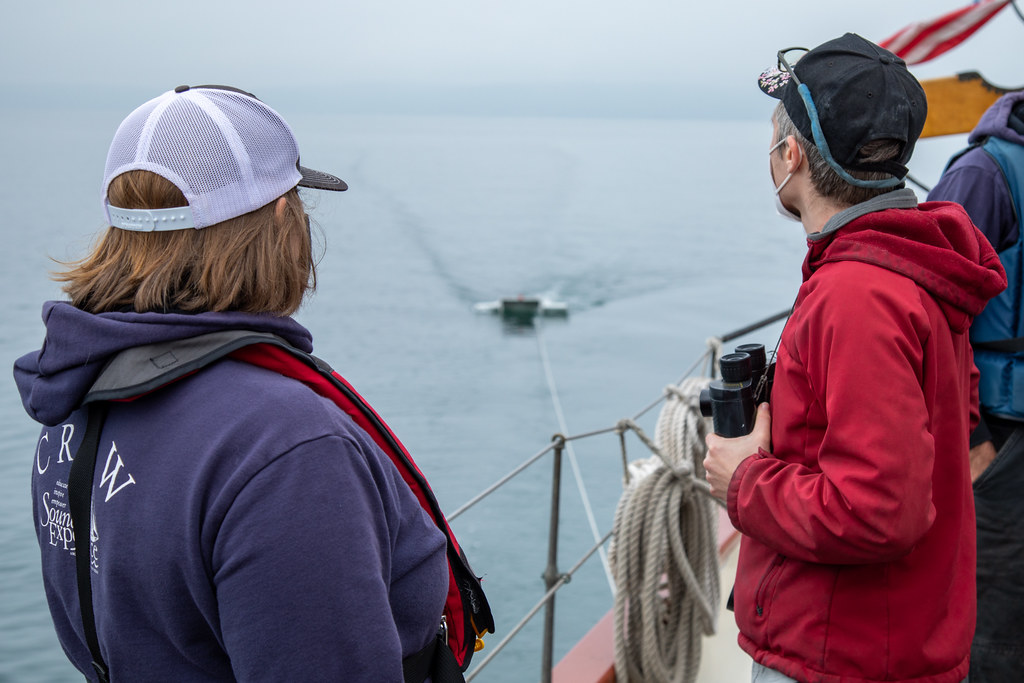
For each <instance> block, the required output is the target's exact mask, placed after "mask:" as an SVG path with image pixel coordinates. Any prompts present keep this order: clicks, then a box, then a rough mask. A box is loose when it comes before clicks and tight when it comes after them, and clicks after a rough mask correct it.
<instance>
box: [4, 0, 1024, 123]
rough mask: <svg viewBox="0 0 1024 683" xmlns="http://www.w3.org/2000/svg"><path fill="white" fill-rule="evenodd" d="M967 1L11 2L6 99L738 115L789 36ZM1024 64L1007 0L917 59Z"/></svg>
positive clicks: (883, 32) (1007, 71) (913, 16)
mask: <svg viewBox="0 0 1024 683" xmlns="http://www.w3.org/2000/svg"><path fill="white" fill-rule="evenodd" d="M967 1H968V0H901V1H898V2H895V1H893V0H858V1H857V2H841V3H840V2H822V1H820V0H819V1H816V2H812V1H810V0H776V1H765V0H733V2H721V1H715V0H711V1H708V2H701V3H695V2H692V1H691V2H682V1H680V0H629V1H628V2H624V1H623V0H617V1H615V2H613V1H611V0H587V1H584V0H516V1H515V2H512V1H510V0H431V1H430V2H426V1H425V0H376V1H374V0H360V1H359V2H354V1H353V0H327V1H325V0H307V2H303V3H287V4H286V3H281V2H267V1H266V0H245V1H244V2H243V1H239V0H205V1H202V0H175V1H174V2H162V3H149V2H145V1H144V0H99V1H97V2H89V3H86V2H82V1H81V0H48V1H47V2H24V1H16V0H7V1H6V3H5V4H6V7H5V12H4V15H5V16H4V22H3V26H2V27H0V63H2V64H3V66H4V68H3V70H2V71H0V86H2V87H0V103H2V100H3V98H5V97H15V96H26V97H36V98H40V100H41V102H43V103H44V104H45V103H47V102H59V101H60V99H61V97H63V96H66V95H69V94H70V95H72V96H75V97H83V98H89V97H93V98H98V99H106V100H111V99H114V100H119V99H120V98H121V97H124V98H125V101H126V102H135V101H136V100H138V97H140V96H142V97H144V98H148V96H155V95H157V94H159V93H161V92H163V91H165V90H169V89H171V88H173V87H174V86H176V85H179V84H182V83H188V84H193V85H195V84H200V83H222V84H230V85H235V86H238V87H242V88H244V89H247V90H250V91H252V92H255V93H256V94H257V95H260V96H261V97H263V98H264V99H268V98H267V97H266V96H265V95H263V94H262V93H264V92H268V91H279V92H283V91H286V90H287V91H291V92H292V94H293V95H294V96H295V97H297V98H299V97H302V96H305V97H306V98H307V99H308V100H309V102H310V103H311V104H314V105H318V106H323V107H329V108H331V109H333V110H337V111H341V112H345V111H352V112H359V113H373V112H374V111H379V112H381V113H405V112H408V113H425V112H427V113H429V112H441V113H497V114H502V113H508V114H521V113H537V114H545V113H551V114H558V113H570V110H572V111H574V112H575V113H592V114H593V115H598V116H599V115H602V114H609V115H617V114H639V115H645V114H649V115H659V112H660V114H661V115H669V116H671V115H695V116H735V115H737V114H739V115H742V111H743V110H744V109H745V106H744V105H745V103H746V102H749V101H751V99H750V98H753V97H756V96H757V93H756V91H755V90H753V89H752V88H753V84H754V82H755V80H756V77H757V75H758V74H759V73H760V71H761V70H763V69H764V68H765V67H767V66H769V65H770V64H772V63H773V62H774V58H775V52H776V51H777V50H778V49H780V48H782V47H790V46H794V45H801V46H806V47H812V46H813V45H815V44H817V43H820V42H823V41H825V40H828V39H830V38H833V37H836V36H838V35H840V34H842V33H844V32H846V31H853V32H856V33H859V34H861V35H863V36H864V37H866V38H869V39H872V40H875V41H880V40H883V39H884V38H886V37H888V36H889V35H891V34H893V33H895V32H896V31H897V30H899V29H900V28H902V27H904V26H905V25H907V24H909V23H911V22H914V21H919V20H924V19H928V18H931V17H934V16H938V15H940V14H944V13H946V12H948V11H951V10H953V9H957V8H958V7H961V6H963V5H964V4H967ZM1021 64H1024V22H1021V20H1020V19H1018V18H1017V16H1016V15H1015V14H1014V13H1013V10H1012V8H1007V9H1005V10H1003V11H1002V12H1001V13H1000V14H999V15H998V16H997V17H996V18H995V19H994V20H993V21H992V22H990V23H989V24H988V25H986V26H985V27H984V28H983V29H982V30H981V31H980V32H979V33H977V34H975V36H974V37H973V38H972V39H971V40H970V41H968V43H967V44H965V45H963V46H961V47H959V48H957V49H955V50H953V51H952V52H951V53H948V54H947V55H945V56H943V57H940V58H938V59H937V60H934V61H933V62H931V63H929V64H926V65H923V66H921V67H915V68H914V71H915V73H916V74H917V75H918V77H919V78H928V77H935V76H945V75H951V74H953V73H957V72H959V71H965V70H979V71H981V73H982V74H983V75H984V76H985V77H986V78H988V79H989V80H990V81H992V82H994V83H996V84H999V85H1005V86H1024V73H1022V72H1021V71H1022V69H1021V68H1020V65H1021ZM1015 66H1016V67H1017V68H1015ZM4 93H6V94H4Z"/></svg>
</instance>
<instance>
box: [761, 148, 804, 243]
mask: <svg viewBox="0 0 1024 683" xmlns="http://www.w3.org/2000/svg"><path fill="white" fill-rule="evenodd" d="M785 141H786V139H785V138H783V139H781V140H779V141H778V142H776V143H775V144H774V145H772V148H771V149H769V150H768V154H769V155H770V154H771V153H772V152H774V151H775V150H777V149H778V148H779V147H781V146H782V143H783V142H785ZM768 175H769V176H770V177H771V179H772V185H775V175H774V174H773V173H772V168H771V165H770V164H769V166H768ZM792 177H793V174H792V173H790V174H789V175H787V176H786V178H785V179H784V180H783V181H782V182H781V183H779V186H778V187H776V188H775V210H776V211H777V212H778V214H779V215H780V216H782V217H783V218H786V219H788V220H791V221H795V222H797V223H799V222H800V216H798V215H797V214H795V213H793V212H792V211H790V210H789V209H787V208H786V207H785V206H784V205H783V203H782V200H781V199H780V198H779V193H780V192H782V188H784V187H785V186H786V183H788V182H789V181H790V179H791V178H792Z"/></svg>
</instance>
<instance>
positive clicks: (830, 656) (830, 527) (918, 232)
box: [705, 33, 1006, 683]
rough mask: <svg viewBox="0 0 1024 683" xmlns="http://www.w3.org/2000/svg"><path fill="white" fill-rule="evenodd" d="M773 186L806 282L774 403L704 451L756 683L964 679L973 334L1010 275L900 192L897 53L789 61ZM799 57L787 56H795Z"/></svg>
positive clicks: (786, 335) (903, 111)
mask: <svg viewBox="0 0 1024 683" xmlns="http://www.w3.org/2000/svg"><path fill="white" fill-rule="evenodd" d="M778 57H779V59H778V68H777V69H774V70H769V71H767V72H765V73H764V74H762V77H761V81H760V85H761V88H762V90H764V91H765V92H766V93H767V94H769V95H771V96H773V97H775V98H778V99H779V100H780V102H779V104H778V106H777V107H776V109H775V112H774V115H773V117H772V122H773V137H772V140H771V145H770V149H769V157H770V173H771V177H772V181H773V184H774V185H775V187H776V191H775V194H776V198H777V206H778V208H779V211H780V213H782V214H783V215H785V216H788V217H790V218H793V219H795V220H798V221H799V222H800V223H802V225H803V228H804V231H805V232H806V234H807V243H808V252H807V257H806V259H805V261H804V264H803V283H802V285H801V287H800V290H799V293H798V295H797V299H796V303H795V305H794V310H793V313H792V315H791V317H790V319H789V321H788V322H787V324H786V326H785V329H784V331H783V333H782V337H781V340H780V343H779V346H778V350H777V352H776V354H775V361H776V366H775V376H774V385H773V388H772V393H771V399H770V408H769V405H768V404H765V405H761V406H759V408H758V413H757V419H756V423H755V425H754V429H753V431H752V432H751V433H750V434H749V435H747V436H744V437H740V438H735V439H724V438H721V437H718V436H715V435H711V436H709V437H708V439H707V443H708V454H707V459H706V461H705V467H706V469H707V478H708V482H709V483H710V485H711V489H712V492H713V494H715V495H717V496H718V497H719V498H720V499H722V500H723V501H725V502H726V504H727V506H728V512H729V517H730V519H731V521H732V523H733V525H734V526H735V527H736V528H737V529H738V530H739V531H740V532H742V534H743V541H742V545H741V547H740V555H739V566H738V570H737V575H736V585H735V612H736V621H737V624H738V625H739V630H740V635H739V643H740V646H741V647H742V648H743V650H744V651H746V652H747V653H748V654H750V656H751V657H752V658H753V659H754V676H753V680H755V681H762V682H766V681H800V682H801V683H810V682H811V681H814V682H822V683H869V682H870V683H874V682H875V681H904V682H909V681H913V682H914V683H959V682H960V681H963V680H965V679H966V677H967V672H968V663H969V652H970V644H971V637H972V634H973V632H974V624H975V593H974V581H975V540H974V538H975V536H974V535H975V529H974V509H973V504H972V498H971V478H970V471H969V467H968V457H967V453H968V437H969V435H970V432H971V429H972V427H973V426H974V424H976V422H977V419H978V412H977V371H976V369H975V367H974V363H973V359H972V352H971V345H970V342H969V340H968V329H969V327H970V324H971V321H972V319H973V317H974V316H975V315H977V314H978V313H979V312H980V311H981V310H982V308H983V307H984V306H985V303H986V301H987V300H988V299H990V298H991V297H993V296H995V295H996V294H998V293H999V292H1000V291H1002V289H1004V288H1005V286H1006V276H1005V274H1004V272H1003V269H1002V267H1001V265H1000V264H999V259H998V257H997V255H996V254H995V252H994V251H993V249H992V248H991V246H990V245H989V243H988V241H987V240H986V239H985V238H984V236H983V235H982V234H981V233H980V232H979V231H978V230H977V228H975V227H974V225H973V224H972V223H971V221H970V219H969V218H968V217H967V214H966V213H965V212H964V211H963V209H962V208H961V207H960V206H958V205H956V204H952V203H948V202H926V203H922V204H918V202H917V198H916V196H915V195H914V192H913V191H912V190H910V189H909V188H906V187H905V186H904V178H905V177H906V174H907V169H906V166H905V164H906V163H907V161H908V160H909V159H910V156H911V154H912V152H913V149H914V145H915V143H916V141H917V139H918V137H919V136H920V133H921V129H922V127H923V126H924V120H925V116H926V101H925V96H924V92H923V90H922V89H921V86H920V84H919V83H918V82H917V80H916V79H915V78H914V77H913V76H912V75H911V74H910V72H909V71H908V70H907V68H906V64H905V63H904V62H903V61H902V60H901V59H899V58H898V57H896V56H895V55H893V54H892V53H890V52H888V51H886V50H884V49H882V48H880V47H878V46H877V45H875V44H873V43H871V42H869V41H867V40H865V39H863V38H861V37H860V36H857V35H855V34H851V33H848V34H846V35H844V36H842V37H840V38H837V39H835V40H831V41H828V42H826V43H824V44H822V45H820V46H818V47H816V48H814V49H813V50H810V51H806V50H802V49H791V50H783V51H780V52H779V55H778ZM798 59H799V61H797V60H798Z"/></svg>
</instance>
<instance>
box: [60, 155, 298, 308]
mask: <svg viewBox="0 0 1024 683" xmlns="http://www.w3.org/2000/svg"><path fill="white" fill-rule="evenodd" d="M107 196H108V199H109V201H110V203H111V205H113V206H117V207H119V208H122V209H163V208H172V207H176V206H186V205H187V202H186V201H185V197H184V196H183V195H182V193H181V191H180V190H178V188H177V187H175V186H174V185H173V184H172V183H171V182H170V181H168V180H167V179H165V178H163V177H162V176H159V175H157V174H155V173H151V172H149V171H128V172H127V173H123V174H121V175H119V176H118V177H117V178H115V179H114V180H113V182H111V184H110V187H109V189H108V191H107ZM284 198H285V207H284V211H283V212H282V213H283V215H282V216H280V217H279V216H278V215H277V213H276V205H277V201H274V202H271V203H269V204H267V205H266V206H264V207H262V208H259V209H256V210H255V211H252V212H250V213H247V214H244V215H242V216H238V217H237V218H232V219H230V220H226V221H224V222H222V223H218V224H217V225H213V226H210V227H207V228H203V229H201V230H193V229H186V230H171V231H164V232H135V231H129V230H121V229H120V228H114V227H111V228H108V229H107V231H106V233H105V234H104V235H103V236H102V237H101V238H100V240H99V242H98V244H97V245H96V247H95V248H94V249H93V251H92V253H91V254H89V255H88V256H86V257H85V258H84V259H82V260H81V261H76V262H71V263H62V264H61V265H63V266H65V267H66V268H67V270H65V271H64V272H59V273H55V274H54V279H55V280H57V281H58V282H63V283H64V287H63V289H64V292H66V293H67V294H68V295H69V296H70V297H71V303H72V304H74V305H75V306H76V307H78V308H81V309H83V310H85V311H89V312H90V313H102V312H105V311H114V310H134V311H137V312H140V313H141V312H144V311H159V312H166V311H172V310H173V311H181V312H188V313H198V312H202V311H245V312H248V313H273V314H277V315H291V314H292V313H294V312H295V311H297V310H298V308H299V306H300V305H301V304H302V300H303V298H304V297H305V295H306V293H307V292H311V291H312V290H313V289H314V288H315V287H316V265H315V263H314V260H313V251H312V243H311V236H310V232H309V224H308V222H307V221H308V219H307V217H306V210H305V207H304V205H303V203H302V200H301V199H300V198H299V194H298V191H297V190H296V189H295V188H293V189H291V190H289V191H288V192H286V193H285V194H284Z"/></svg>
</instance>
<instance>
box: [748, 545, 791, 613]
mask: <svg viewBox="0 0 1024 683" xmlns="http://www.w3.org/2000/svg"><path fill="white" fill-rule="evenodd" d="M785 561H786V558H785V557H784V556H782V555H776V556H775V559H774V560H772V563H771V566H769V567H768V571H766V572H765V573H764V576H763V577H761V583H760V585H758V587H757V594H756V596H755V598H754V610H755V611H756V612H757V616H759V617H760V616H764V603H765V600H766V595H765V594H766V593H767V591H768V586H769V585H770V584H771V580H772V578H774V576H775V575H776V574H778V573H779V571H780V570H781V569H782V563H783V562H785Z"/></svg>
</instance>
